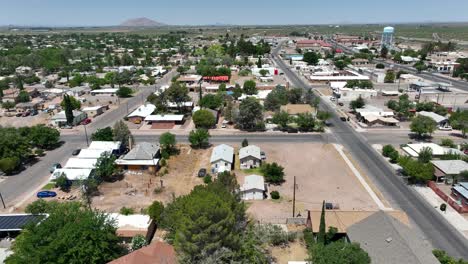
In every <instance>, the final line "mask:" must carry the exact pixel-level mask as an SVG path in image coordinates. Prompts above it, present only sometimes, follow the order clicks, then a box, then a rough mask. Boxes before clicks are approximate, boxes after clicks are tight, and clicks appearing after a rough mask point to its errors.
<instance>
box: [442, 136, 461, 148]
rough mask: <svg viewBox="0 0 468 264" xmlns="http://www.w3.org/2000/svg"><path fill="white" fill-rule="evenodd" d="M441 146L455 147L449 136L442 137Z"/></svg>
mask: <svg viewBox="0 0 468 264" xmlns="http://www.w3.org/2000/svg"><path fill="white" fill-rule="evenodd" d="M440 145H441V146H444V147H449V148H456V147H457V145H456V144H455V143H454V142H453V140H451V139H449V138H444V139H442V142H441V143H440Z"/></svg>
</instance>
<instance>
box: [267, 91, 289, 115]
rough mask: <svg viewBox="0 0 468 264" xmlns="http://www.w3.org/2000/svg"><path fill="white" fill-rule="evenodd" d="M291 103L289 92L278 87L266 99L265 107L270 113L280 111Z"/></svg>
mask: <svg viewBox="0 0 468 264" xmlns="http://www.w3.org/2000/svg"><path fill="white" fill-rule="evenodd" d="M288 102H289V98H288V91H287V90H286V88H285V87H284V86H280V85H278V86H276V87H275V88H274V89H273V90H272V91H271V92H270V93H269V94H268V95H267V97H266V99H265V102H264V106H265V109H266V110H268V111H278V110H280V107H281V106H282V105H286V104H287V103H288Z"/></svg>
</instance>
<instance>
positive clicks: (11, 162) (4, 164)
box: [0, 157, 20, 174]
mask: <svg viewBox="0 0 468 264" xmlns="http://www.w3.org/2000/svg"><path fill="white" fill-rule="evenodd" d="M19 165H20V160H19V159H18V158H16V157H12V158H3V159H0V170H2V171H3V172H5V173H6V174H11V173H13V172H14V171H15V170H16V169H18V167H19Z"/></svg>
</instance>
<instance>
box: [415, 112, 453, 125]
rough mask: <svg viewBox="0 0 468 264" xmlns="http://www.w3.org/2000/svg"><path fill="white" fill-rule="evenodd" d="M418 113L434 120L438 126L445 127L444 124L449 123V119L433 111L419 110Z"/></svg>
mask: <svg viewBox="0 0 468 264" xmlns="http://www.w3.org/2000/svg"><path fill="white" fill-rule="evenodd" d="M418 115H421V116H426V117H429V118H431V119H432V120H434V121H435V122H436V123H437V126H438V127H446V126H448V125H449V120H448V118H447V117H445V116H441V115H439V114H436V113H434V112H427V111H421V112H419V113H418Z"/></svg>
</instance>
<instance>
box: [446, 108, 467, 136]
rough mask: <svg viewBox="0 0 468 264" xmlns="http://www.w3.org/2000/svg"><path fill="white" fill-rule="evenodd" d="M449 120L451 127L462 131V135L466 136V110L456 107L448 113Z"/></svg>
mask: <svg viewBox="0 0 468 264" xmlns="http://www.w3.org/2000/svg"><path fill="white" fill-rule="evenodd" d="M449 121H450V124H451V125H452V127H453V128H455V129H459V130H460V131H461V132H462V135H463V137H465V136H466V132H467V131H468V110H463V111H461V110H460V109H458V110H457V111H456V112H453V113H452V114H451V115H450V118H449Z"/></svg>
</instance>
